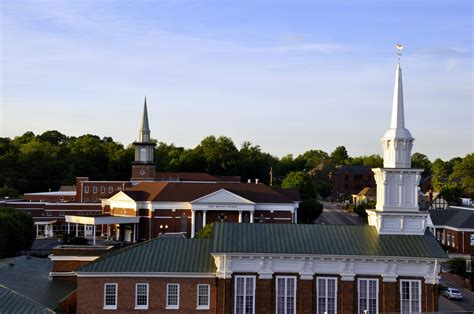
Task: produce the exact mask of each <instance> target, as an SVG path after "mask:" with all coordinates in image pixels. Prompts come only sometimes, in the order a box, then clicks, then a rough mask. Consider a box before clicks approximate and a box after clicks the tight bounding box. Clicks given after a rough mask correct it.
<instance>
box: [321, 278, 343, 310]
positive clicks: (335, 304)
mask: <svg viewBox="0 0 474 314" xmlns="http://www.w3.org/2000/svg"><path fill="white" fill-rule="evenodd" d="M319 280H324V281H325V282H326V295H325V296H324V298H325V300H326V307H327V304H328V288H327V287H328V284H327V283H328V280H334V281H335V282H336V284H335V285H334V288H335V291H334V293H335V295H336V298H335V302H334V309H335V311H334V313H337V301H338V299H337V277H316V313H319V295H318V294H319V291H318V287H319ZM326 310H327V308H326Z"/></svg>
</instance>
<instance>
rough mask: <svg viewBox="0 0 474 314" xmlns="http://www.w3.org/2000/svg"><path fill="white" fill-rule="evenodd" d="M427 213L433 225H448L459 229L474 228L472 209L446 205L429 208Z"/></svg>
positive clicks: (473, 212)
mask: <svg viewBox="0 0 474 314" xmlns="http://www.w3.org/2000/svg"><path fill="white" fill-rule="evenodd" d="M429 213H430V218H431V221H432V222H433V225H435V226H449V227H453V228H459V229H472V228H474V210H469V209H462V208H452V207H448V208H446V209H434V210H430V211H429Z"/></svg>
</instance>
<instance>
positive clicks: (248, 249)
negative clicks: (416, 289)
mask: <svg viewBox="0 0 474 314" xmlns="http://www.w3.org/2000/svg"><path fill="white" fill-rule="evenodd" d="M211 252H212V253H215V254H219V253H244V254H245V253H247V254H252V253H255V254H262V253H263V254H265V253H268V254H302V255H339V256H341V255H342V256H387V257H389V256H390V257H426V258H448V256H447V255H446V253H445V252H444V251H443V249H442V248H441V246H440V245H439V244H438V242H437V241H436V239H435V238H434V237H433V235H432V234H431V233H429V231H426V232H425V235H419V236H418V235H379V234H378V233H377V230H376V229H375V227H372V226H367V225H302V224H300V225H295V224H257V223H255V224H238V223H218V224H215V226H214V230H213V239H212V249H211Z"/></svg>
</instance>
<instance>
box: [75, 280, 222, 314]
mask: <svg viewBox="0 0 474 314" xmlns="http://www.w3.org/2000/svg"><path fill="white" fill-rule="evenodd" d="M216 281H217V279H215V278H139V277H133V278H82V277H78V278H77V312H78V313H110V311H107V310H104V309H103V305H104V304H103V302H104V300H103V298H104V284H105V283H117V285H118V303H117V311H118V312H122V313H123V312H132V311H134V307H135V284H136V283H148V284H149V307H148V311H149V312H155V313H195V312H199V313H216V306H217V299H216V297H217V293H216V292H217V286H216ZM167 283H177V284H179V285H180V287H179V305H180V307H179V310H167V309H166V284H167ZM198 284H209V285H210V290H211V291H210V293H211V298H210V310H199V311H196V305H197V300H196V298H197V285H198Z"/></svg>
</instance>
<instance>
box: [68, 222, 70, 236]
mask: <svg viewBox="0 0 474 314" xmlns="http://www.w3.org/2000/svg"><path fill="white" fill-rule="evenodd" d="M70 232H71V224H70V223H69V222H68V223H67V235H68V236H69V233H70Z"/></svg>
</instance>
